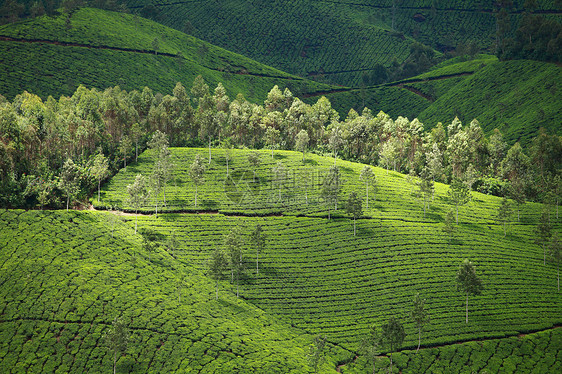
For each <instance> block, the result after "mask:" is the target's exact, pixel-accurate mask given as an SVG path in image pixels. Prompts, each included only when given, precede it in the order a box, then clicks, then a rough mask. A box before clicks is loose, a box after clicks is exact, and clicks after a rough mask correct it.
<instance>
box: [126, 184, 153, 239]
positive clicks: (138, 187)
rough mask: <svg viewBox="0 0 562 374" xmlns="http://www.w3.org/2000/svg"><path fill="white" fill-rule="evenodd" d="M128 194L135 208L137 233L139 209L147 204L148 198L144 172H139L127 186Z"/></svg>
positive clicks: (130, 202)
mask: <svg viewBox="0 0 562 374" xmlns="http://www.w3.org/2000/svg"><path fill="white" fill-rule="evenodd" d="M127 194H128V195H129V204H131V206H132V207H133V208H134V209H135V234H136V233H137V213H138V210H139V209H140V208H141V207H142V206H144V204H146V200H147V199H148V188H147V186H146V181H145V179H144V177H143V176H142V174H137V176H136V178H135V182H134V183H133V184H129V185H128V186H127Z"/></svg>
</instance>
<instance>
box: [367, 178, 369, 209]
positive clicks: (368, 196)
mask: <svg viewBox="0 0 562 374" xmlns="http://www.w3.org/2000/svg"><path fill="white" fill-rule="evenodd" d="M366 186H367V188H366V190H367V209H369V184H368V183H367V184H366Z"/></svg>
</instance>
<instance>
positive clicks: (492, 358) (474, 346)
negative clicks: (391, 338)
mask: <svg viewBox="0 0 562 374" xmlns="http://www.w3.org/2000/svg"><path fill="white" fill-rule="evenodd" d="M561 346H562V330H561V329H560V328H555V329H553V330H548V331H541V332H538V333H533V334H521V335H519V336H513V337H510V338H505V339H491V340H485V341H473V342H467V343H462V344H452V345H449V346H442V347H436V348H427V349H421V350H420V351H419V352H418V353H416V352H415V351H409V350H404V351H402V352H400V353H396V354H394V355H393V359H394V363H395V365H396V366H397V367H398V369H399V370H400V371H401V372H402V373H424V372H425V373H464V372H473V373H499V372H501V373H557V372H560V370H562V365H561V359H562V350H561V349H560V347H561ZM362 365H365V366H367V367H368V365H367V364H365V363H364V359H363V358H360V359H359V360H358V361H357V363H356V364H353V365H351V366H350V367H344V368H343V370H342V373H357V372H363V371H359V368H361V367H362ZM365 372H366V371H365Z"/></svg>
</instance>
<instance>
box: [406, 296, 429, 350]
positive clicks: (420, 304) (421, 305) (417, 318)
mask: <svg viewBox="0 0 562 374" xmlns="http://www.w3.org/2000/svg"><path fill="white" fill-rule="evenodd" d="M410 316H411V317H412V319H413V320H414V322H415V323H416V326H417V327H418V348H417V349H416V352H417V351H419V350H420V345H421V330H422V327H423V325H425V324H426V323H429V320H430V318H429V314H428V313H427V310H426V309H425V299H422V298H421V297H420V293H419V292H418V293H416V296H414V305H413V308H412V311H411V312H410Z"/></svg>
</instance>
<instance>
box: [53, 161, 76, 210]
mask: <svg viewBox="0 0 562 374" xmlns="http://www.w3.org/2000/svg"><path fill="white" fill-rule="evenodd" d="M79 178H80V169H79V168H78V166H77V165H76V164H75V163H74V161H72V159H71V158H67V159H66V161H65V163H64V165H63V167H62V170H61V173H60V178H59V182H58V187H59V188H60V189H61V190H62V191H63V192H64V194H65V195H66V211H68V206H69V205H70V201H71V200H72V201H74V199H75V198H76V196H77V195H78V192H80V186H79Z"/></svg>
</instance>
